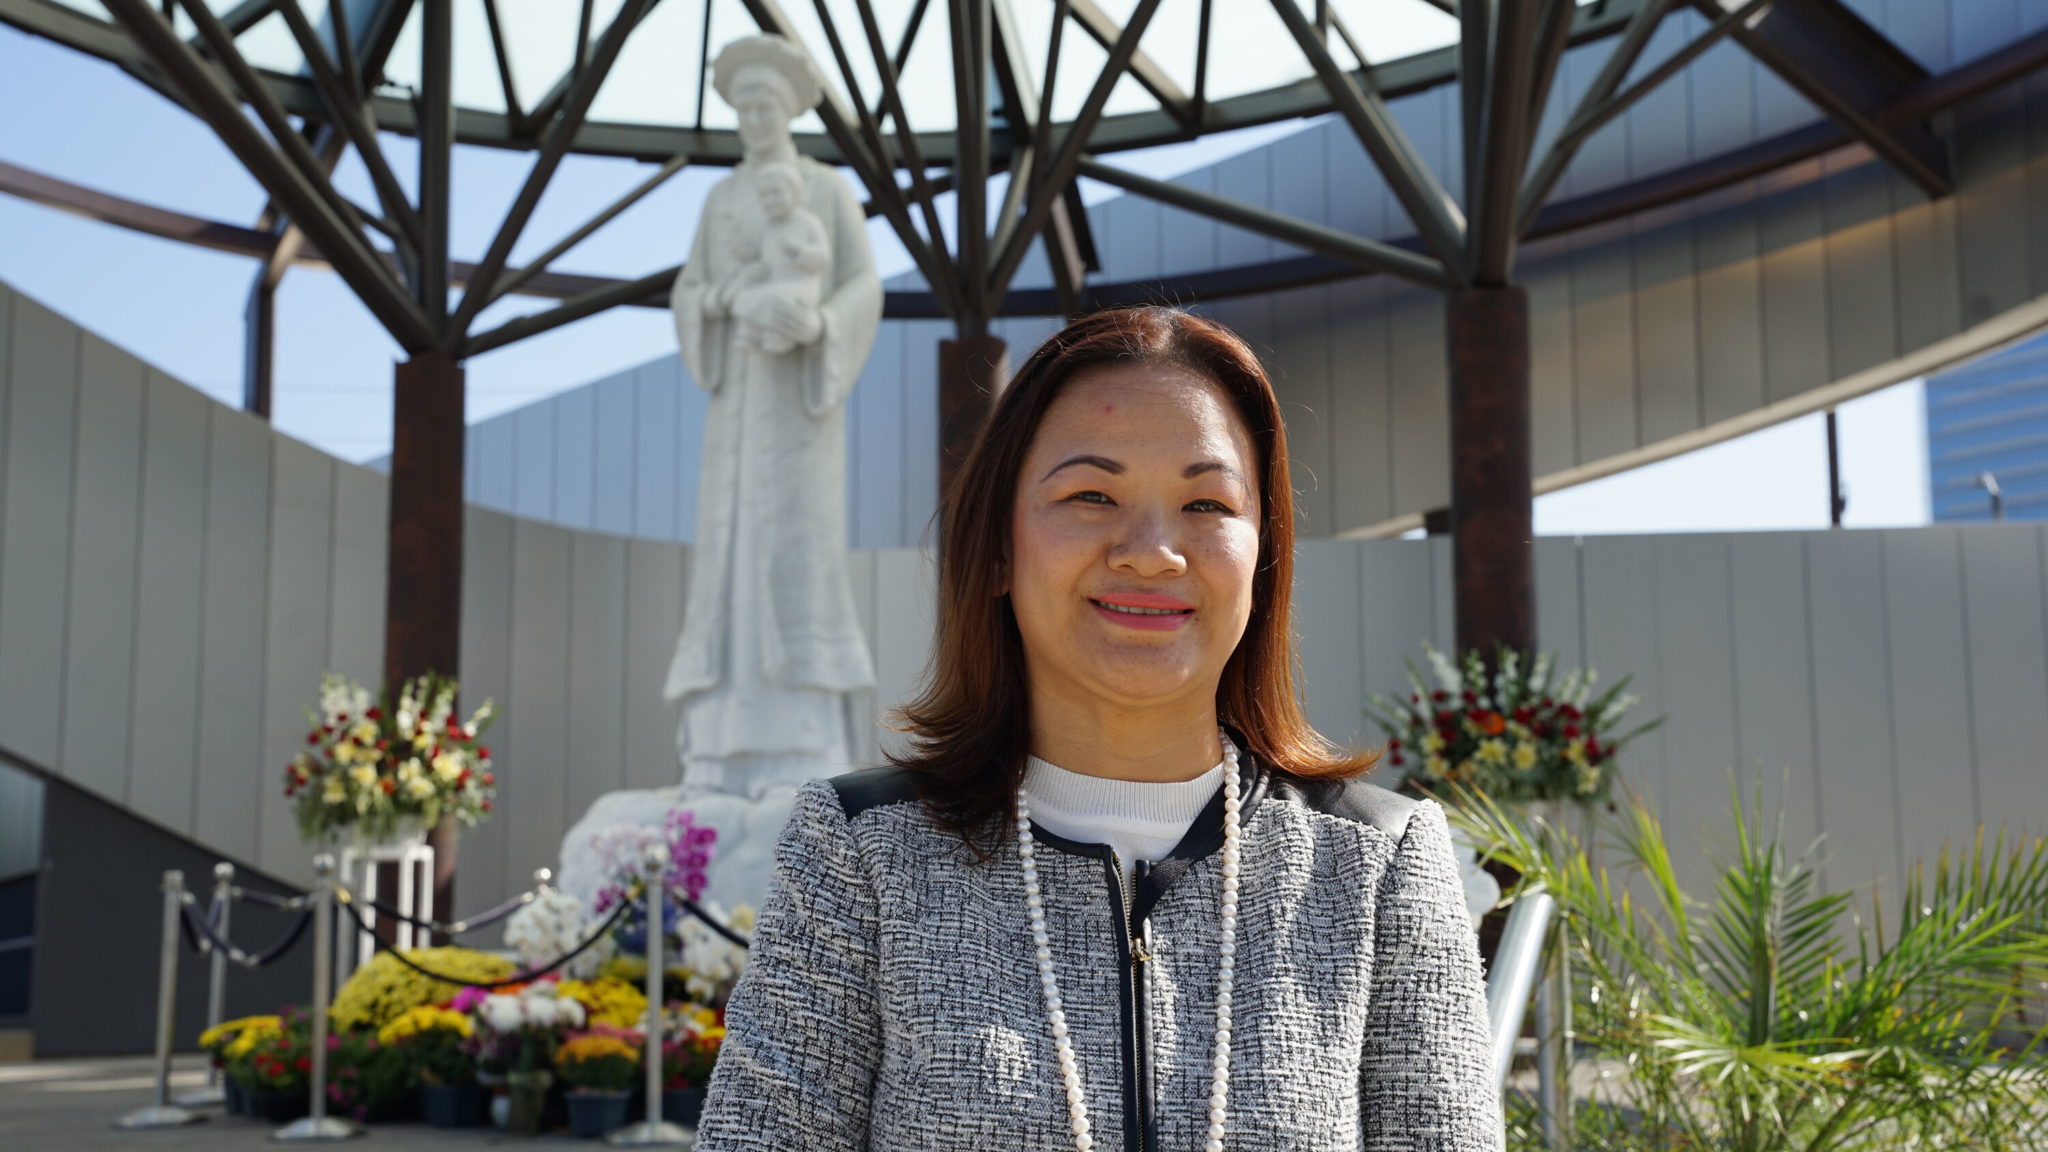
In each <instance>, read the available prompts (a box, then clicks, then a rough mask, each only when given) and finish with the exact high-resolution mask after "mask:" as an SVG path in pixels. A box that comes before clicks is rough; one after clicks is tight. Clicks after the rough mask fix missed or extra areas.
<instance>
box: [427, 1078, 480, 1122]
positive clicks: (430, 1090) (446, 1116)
mask: <svg viewBox="0 0 2048 1152" xmlns="http://www.w3.org/2000/svg"><path fill="white" fill-rule="evenodd" d="M484 1100H485V1097H484V1090H483V1089H482V1088H480V1087H478V1086H477V1085H475V1084H422V1085H420V1115H421V1116H422V1117H424V1118H425V1119H426V1121H427V1123H429V1124H431V1125H433V1126H434V1127H436V1128H476V1127H479V1126H481V1125H482V1124H483V1123H484V1121H485V1119H486V1115H485V1112H484Z"/></svg>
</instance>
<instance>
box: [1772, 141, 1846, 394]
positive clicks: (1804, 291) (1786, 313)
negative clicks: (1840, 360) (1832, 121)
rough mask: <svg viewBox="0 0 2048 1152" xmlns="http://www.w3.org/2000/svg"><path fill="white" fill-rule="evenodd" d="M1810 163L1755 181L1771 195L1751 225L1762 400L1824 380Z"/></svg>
mask: <svg viewBox="0 0 2048 1152" xmlns="http://www.w3.org/2000/svg"><path fill="white" fill-rule="evenodd" d="M1820 172H1821V163H1820V161H1818V160H1814V161H1809V162H1807V163H1804V164H1799V165H1795V166H1793V167H1792V168H1790V169H1786V170H1784V171H1782V172H1779V173H1775V174H1773V175H1772V176H1769V177H1766V178H1764V179H1763V180H1760V181H1758V187H1759V189H1760V190H1762V191H1763V192H1764V193H1765V194H1766V195H1769V196H1771V198H1772V199H1771V203H1770V205H1769V207H1768V209H1767V210H1766V211H1765V212H1763V213H1762V214H1761V216H1760V217H1759V219H1758V223H1757V244H1758V247H1759V249H1760V251H1761V254H1762V258H1763V309H1764V398H1765V400H1766V402H1775V401H1779V400H1783V399H1785V398H1786V397H1789V396H1794V395H1797V394H1798V393H1800V392H1804V391H1806V390H1807V389H1809V388H1816V387H1819V386H1820V385H1822V384H1825V383H1827V382H1828V379H1829V377H1828V345H1827V342H1826V340H1824V339H1818V338H1817V337H1818V336H1820V335H1821V334H1824V333H1825V332H1827V330H1828V329H1827V321H1828V297H1827V246H1826V242H1825V240H1824V236H1825V234H1826V228H1827V221H1826V216H1825V213H1824V212H1823V207H1824V204H1823V201H1822V199H1821V189H1820V185H1819V184H1818V183H1817V178H1818V177H1819V175H1820Z"/></svg>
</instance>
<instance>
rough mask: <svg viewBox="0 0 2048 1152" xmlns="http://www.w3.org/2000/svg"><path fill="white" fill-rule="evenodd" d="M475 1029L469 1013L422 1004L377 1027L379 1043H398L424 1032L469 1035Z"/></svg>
mask: <svg viewBox="0 0 2048 1152" xmlns="http://www.w3.org/2000/svg"><path fill="white" fill-rule="evenodd" d="M472 1031H474V1026H473V1025H472V1024H471V1023H470V1019H469V1017H468V1015H466V1014H464V1013H461V1012H456V1011H453V1010H451V1009H447V1008H436V1007H434V1006H433V1005H431V1004H422V1005H420V1006H419V1007H417V1008H408V1009H406V1011H405V1012H404V1013H403V1014H402V1015H400V1016H399V1017H398V1018H397V1019H395V1020H393V1021H391V1022H390V1023H389V1024H386V1025H384V1026H383V1027H382V1028H379V1029H377V1043H379V1044H396V1043H399V1042H400V1041H403V1040H407V1039H410V1038H412V1037H414V1036H417V1035H419V1034H420V1033H422V1032H454V1033H456V1034H457V1035H460V1036H465V1037H466V1036H468V1035H469V1034H470V1033H471V1032H472Z"/></svg>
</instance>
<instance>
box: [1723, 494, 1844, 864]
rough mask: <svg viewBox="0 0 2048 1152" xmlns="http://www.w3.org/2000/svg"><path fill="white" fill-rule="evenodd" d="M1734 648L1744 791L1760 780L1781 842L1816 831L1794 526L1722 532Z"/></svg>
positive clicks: (1799, 548) (1802, 557)
mask: <svg viewBox="0 0 2048 1152" xmlns="http://www.w3.org/2000/svg"><path fill="white" fill-rule="evenodd" d="M1728 550H1729V553H1728V554H1729V565H1728V567H1729V575H1730V578H1731V581H1732V583H1731V587H1730V599H1731V601H1732V602H1733V603H1734V604H1735V605H1736V606H1737V608H1738V611H1737V612H1736V613H1735V618H1734V622H1733V628H1732V630H1731V647H1732V648H1733V651H1734V681H1733V689H1734V695H1735V723H1734V731H1735V736H1736V743H1737V747H1736V753H1737V760H1736V765H1735V767H1736V770H1737V773H1738V779H1740V780H1741V782H1742V788H1743V792H1744V795H1745V796H1747V795H1749V794H1750V790H1751V789H1752V788H1755V787H1761V788H1762V789H1763V794H1764V796H1765V797H1766V801H1767V805H1768V807H1767V809H1766V810H1767V811H1776V812H1781V813H1783V818H1784V821H1785V825H1784V827H1785V837H1786V840H1785V842H1786V843H1787V844H1788V845H1789V846H1790V847H1792V848H1793V849H1795V850H1803V849H1805V848H1806V847H1807V846H1808V845H1809V844H1811V843H1812V842H1813V840H1814V838H1815V837H1816V836H1819V835H1820V832H1821V826H1820V812H1819V784H1820V782H1819V778H1818V776H1817V774H1816V772H1815V764H1814V731H1813V654H1812V650H1811V647H1810V637H1809V633H1808V629H1807V619H1806V618H1807V609H1806V604H1807V581H1806V539H1805V536H1804V535H1802V534H1800V533H1794V532H1772V533H1761V532H1759V533H1752V534H1745V535H1740V536H1731V537H1729V538H1728Z"/></svg>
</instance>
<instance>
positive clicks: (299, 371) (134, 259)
mask: <svg viewBox="0 0 2048 1152" xmlns="http://www.w3.org/2000/svg"><path fill="white" fill-rule="evenodd" d="M0 108H7V109H10V110H28V112H29V114H20V113H18V112H14V111H10V114H9V115H7V116H4V117H0V160H6V161H9V162H11V163H14V164H18V165H22V166H24V167H27V168H30V169H34V170H38V171H42V172H46V173H49V174H52V175H55V176H59V177H61V178H64V179H67V180H73V181H76V182H78V183H81V184H85V185H87V186H89V187H93V188H98V189H102V190H105V191H108V192H112V193H115V194H117V195H121V196H126V197H130V198H132V199H136V200H141V201H144V202H146V203H151V204H157V205H161V206H164V207H167V208H173V209H176V210H179V211H183V212H189V213H192V214H194V215H198V216H204V217H208V218H212V219H219V220H227V221H233V222H240V223H252V222H253V221H254V220H255V218H256V216H257V214H258V213H259V212H260V211H261V209H262V206H263V202H264V198H263V195H262V191H261V189H260V188H258V186H257V185H256V183H255V182H254V181H253V180H251V179H250V178H249V177H248V176H246V175H245V174H243V172H242V171H241V169H240V167H239V166H238V165H237V164H236V163H235V161H234V159H233V158H232V157H231V156H230V155H229V154H228V153H227V151H226V149H225V148H224V147H223V146H222V145H221V144H220V143H219V142H218V140H217V139H216V138H215V137H214V135H213V134H212V132H211V131H209V130H208V129H206V128H205V127H204V126H203V125H202V124H200V123H199V122H198V121H197V120H196V119H194V118H193V117H191V116H189V115H187V114H186V113H185V112H183V111H182V110H180V109H178V108H177V107H176V106H174V105H172V104H171V103H170V102H168V101H166V100H164V99H163V98H162V97H160V96H158V95H157V94H156V93H154V92H152V91H150V90H149V89H147V88H145V87H143V86H142V85H140V84H138V83H136V82H135V81H133V80H132V79H130V78H129V77H127V76H126V75H125V74H123V73H121V72H120V71H119V70H118V69H115V68H113V67H111V66H109V65H106V64H104V63H101V62H99V61H97V60H95V59H92V58H90V57H87V56H84V55H82V54H79V53H75V52H72V51H70V50H68V49H65V48H63V47H61V46H58V45H56V44H53V43H50V42H48V41H43V40H38V39H35V38H33V37H30V36H27V35H25V34H23V33H20V32H17V31H15V30H13V29H11V28H5V27H0ZM1298 127H1299V124H1294V125H1275V126H1270V127H1268V128H1266V129H1260V130H1254V131H1252V132H1247V133H1238V134H1235V135H1234V136H1232V137H1227V138H1218V139H1210V140H1204V141H1199V142H1196V143H1194V144H1187V145H1178V146H1174V147H1171V148H1163V149H1155V150H1153V151H1152V152H1150V153H1147V154H1138V155H1127V156H1125V157H1121V158H1120V162H1122V163H1125V164H1126V166H1128V167H1133V168H1137V169H1139V170H1141V171H1145V172H1147V173H1149V174H1152V175H1157V176H1167V175H1172V174H1175V173H1178V172H1181V171H1186V170H1188V169H1190V168H1194V167H1197V166H1200V165H1202V164H1207V163H1211V162H1213V161H1215V160H1216V159H1218V158H1220V157H1221V156H1223V155H1226V154H1228V153H1230V152H1234V151H1237V150H1241V149H1243V148H1247V147H1252V146H1255V145H1256V144H1259V143H1263V142H1265V141H1267V140H1270V139H1273V138H1275V137H1277V136H1279V135H1283V134H1285V133H1286V132H1289V131H1293V130H1296V129H1297V128H1298ZM388 142H389V151H390V152H391V154H392V159H393V165H394V167H395V168H396V169H397V170H398V172H399V173H400V174H401V178H404V176H405V174H406V173H407V172H408V171H409V170H410V169H411V168H412V163H411V161H410V159H409V157H408V155H407V152H408V150H409V142H408V141H406V140H405V139H404V138H401V137H392V138H388ZM530 163H531V160H530V157H528V156H527V155H525V154H521V153H511V152H503V151H495V150H491V149H480V148H463V149H461V150H459V153H458V157H457V163H456V169H455V185H454V195H455V238H454V240H455V242H454V248H455V253H456V255H457V257H458V258H469V259H475V258H477V256H478V255H479V254H480V253H481V252H482V250H483V249H484V248H485V246H487V245H488V243H489V241H490V230H491V229H492V228H493V227H494V226H495V224H496V222H497V221H498V220H499V219H500V218H501V217H502V215H503V210H504V207H505V205H506V203H507V202H508V201H509V200H510V198H511V196H512V195H513V193H514V191H515V190H516V189H517V187H518V185H519V182H520V180H521V179H522V178H523V177H524V174H525V172H526V169H527V167H528V166H529V165H530ZM649 171H651V169H650V168H649V167H648V166H645V165H639V164H634V163H631V162H627V161H620V160H608V159H597V158H586V157H577V158H572V159H571V161H570V162H568V163H566V164H565V165H564V166H563V169H562V171H561V173H560V174H559V175H558V176H557V178H556V180H555V183H554V186H553V187H552V188H551V189H550V191H549V193H548V195H547V196H546V197H545V198H544V199H543V201H542V203H541V206H540V209H539V211H538V212H537V213H536V214H535V216H534V219H533V222H532V223H531V224H530V225H529V226H528V228H527V230H526V232H525V234H524V237H523V239H522V241H521V243H520V244H519V246H518V247H517V248H515V250H514V253H513V261H514V263H519V262H521V261H522V260H524V259H526V258H530V257H532V256H534V255H537V254H539V253H540V252H541V251H543V250H544V249H546V248H547V247H548V246H550V245H551V244H553V243H554V242H555V240H556V239H557V238H558V237H560V236H561V235H563V234H564V233H566V232H568V231H569V230H571V229H572V228H574V227H575V226H576V225H578V224H580V223H581V222H582V221H583V219H585V218H586V217H588V216H589V215H590V214H592V213H594V212H595V211H597V210H598V209H599V208H601V207H603V206H604V205H605V204H607V203H609V202H610V201H611V200H612V199H614V198H615V197H617V196H618V195H620V194H621V193H623V192H624V191H625V190H627V189H628V188H630V187H632V186H633V185H634V184H636V183H638V182H639V181H640V180H641V179H643V178H644V176H645V175H646V174H647V173H648V172H649ZM721 174H722V170H718V169H685V170H684V171H683V172H682V173H681V174H679V175H678V176H676V177H675V178H674V179H672V180H671V181H669V182H668V183H667V184H666V185H664V186H663V187H662V188H661V189H660V190H659V191H657V192H656V193H655V194H653V195H651V196H649V197H648V198H646V199H645V200H643V201H642V202H641V203H639V204H638V205H636V206H634V207H633V208H632V209H631V210H629V211H628V212H627V213H625V214H624V215H622V216H621V217H620V218H619V219H618V220H616V221H614V222H613V223H612V224H611V225H609V226H608V227H607V228H605V229H604V230H602V231H600V232H599V233H598V234H597V235H595V236H593V237H591V238H590V239H589V240H587V241H585V242H584V243H583V244H582V245H580V246H579V247H578V248H576V249H575V250H574V251H572V252H571V253H569V254H568V255H567V256H565V257H564V258H563V259H562V260H561V261H559V262H558V265H557V266H558V267H560V268H562V269H563V270H566V271H576V272H586V273H596V274H606V275H616V276H637V275H641V274H644V273H647V272H651V271H654V270H656V269H658V268H660V267H662V266H665V265H667V264H672V263H677V262H680V261H681V260H682V258H683V257H684V255H685V254H686V251H687V247H688V242H689V235H690V231H691V223H692V221H694V219H695V218H696V209H697V206H698V204H699V203H701V200H702V197H703V195H704V193H705V191H706V190H707V189H708V188H709V186H710V184H711V183H712V182H713V181H715V180H716V179H717V178H718V177H719V176H720V175H721ZM338 179H339V180H340V181H341V182H342V184H343V186H344V188H346V189H348V190H349V191H351V192H352V194H354V195H356V196H357V197H358V198H359V199H360V200H361V201H362V202H372V200H373V198H372V196H371V194H370V192H369V190H368V187H367V182H366V181H365V180H364V178H363V175H362V172H361V169H360V166H359V165H357V164H356V163H355V162H354V160H353V157H352V156H351V158H350V160H349V161H348V162H346V163H345V165H344V167H343V169H342V170H341V172H340V173H339V174H338ZM1095 191H1096V194H1097V195H1100V194H1104V190H1101V189H1097V190H1095ZM875 236H876V255H877V259H878V262H880V263H881V264H882V265H883V267H884V271H885V273H892V272H895V271H901V270H903V269H905V268H907V267H908V264H909V262H908V260H907V259H906V258H905V257H904V255H903V253H902V250H901V249H900V247H898V246H897V245H896V244H895V243H894V240H893V238H892V237H890V236H889V235H888V233H887V230H886V228H885V227H881V226H879V225H878V226H877V228H876V230H875ZM255 271H256V266H255V264H254V262H252V261H250V260H247V259H245V258H242V257H236V256H228V255H223V254H220V253H215V252H210V251H206V250H203V249H198V248H193V247H189V246H187V245H183V244H178V243H175V242H172V241H165V240H157V239H154V238H151V237H147V236H141V235H138V234H135V233H132V232H127V231H124V230H121V229H117V228H113V227H110V226H107V225H103V224H98V223H94V222H92V221H87V220H83V219H80V218H78V217H74V216H70V215H67V214H64V213H61V212H57V211H54V210H50V209H46V208H43V207H40V206H38V205H34V204H30V203H27V202H25V201H21V200H16V199H14V198H12V197H8V196H5V195H0V279H5V280H7V281H8V282H9V283H11V284H13V285H14V286H15V287H16V288H18V289H20V290H22V291H24V292H27V293H28V294H30V295H31V296H34V297H36V298H37V299H38V300H41V301H42V302H43V303H45V304H47V305H49V306H50V307H52V308H55V309H56V310H57V311H59V312H61V313H63V314H65V315H67V316H69V317H71V318H72V319H74V320H76V321H78V322H79V323H81V324H83V325H85V326H86V327H88V328H90V329H92V330H94V331H96V332H98V333H100V334H102V335H103V336H105V337H107V338H108V339H110V340H112V341H114V342H115V343H117V344H119V345H121V346H123V347H125V348H127V349H128V350H130V351H131V352H133V353H135V354H136V355H138V356H140V357H141V358H143V359H144V360H147V361H149V362H150V363H152V364H155V365H157V366H158V367H160V368H162V369H164V370H165V371H167V372H169V373H171V374H172V375H174V376H176V377H178V378H179V379H181V380H184V381H185V382H187V383H189V384H191V385H193V386H195V387H197V388H200V389H202V390H204V391H206V392H207V393H209V394H211V395H213V396H215V397H216V398H218V399H220V400H222V401H223V402H225V403H230V404H238V403H239V402H240V395H241V372H242V332H243V324H242V310H243V306H244V303H245V301H246V299H247V294H248V289H249V283H250V280H251V278H252V277H253V276H254V275H255ZM546 305H547V302H545V301H533V300H524V299H519V300H514V301H509V302H506V303H503V304H500V305H497V306H494V308H493V309H492V310H491V311H489V312H487V313H486V314H485V317H484V318H483V320H481V321H480V323H481V324H483V325H484V326H489V325H490V324H491V323H493V322H501V321H502V320H503V319H506V318H509V317H511V316H514V315H517V314H519V313H520V312H526V311H534V310H538V309H540V308H543V307H545V306H546ZM278 315H279V324H278V356H277V389H276V397H277V399H276V408H275V414H274V420H275V422H276V424H277V426H278V427H279V428H280V429H281V430H283V431H285V432H287V433H289V434H291V435H293V436H296V437H298V438H300V439H303V440H305V441H307V442H309V443H312V444H315V445H317V446H319V447H321V448H324V449H326V450H327V451H330V452H332V453H334V454H335V455H337V456H341V457H345V458H348V459H352V460H362V459H368V458H371V457H374V456H378V455H381V454H383V453H384V452H386V451H388V450H389V445H390V388H391V371H392V365H393V363H394V362H395V361H396V360H397V359H398V349H397V347H396V345H394V344H393V343H392V342H391V341H390V340H389V338H388V337H386V336H385V335H384V333H383V331H382V329H381V328H380V327H379V326H378V325H377V323H376V322H375V321H374V320H373V319H371V317H370V316H369V314H368V313H367V312H365V311H364V309H363V308H362V306H361V305H360V304H358V303H357V302H356V301H355V299H354V298H353V296H351V295H350V293H349V292H348V291H347V289H346V288H345V287H344V286H343V285H342V284H341V282H340V281H339V280H338V279H337V278H336V277H334V276H332V275H331V274H328V273H325V272H317V271H310V270H297V271H294V272H293V273H292V274H291V275H289V276H287V277H286V279H285V281H284V286H283V288H282V289H281V291H280V293H279V301H278ZM674 350H675V337H674V333H673V330H672V328H671V327H670V325H669V323H668V319H667V317H666V315H665V314H662V313H658V312H655V311H653V310H650V309H641V308H620V309H614V310H612V311H610V312H607V313H603V314H601V315H599V316H596V317H593V318H591V319H588V320H584V321H582V322H580V323H577V324H574V325H570V326H568V327H567V328H564V329H559V330H557V331H556V332H554V333H551V334H549V335H546V336H542V337H538V338H535V339H531V340H526V341H522V342H520V343H518V344H515V345H512V346H510V347H508V348H505V349H501V350H499V351H497V352H493V353H490V354H487V355H484V356H480V357H477V358H475V359H473V360H471V361H470V362H469V388H470V393H469V415H470V418H471V419H472V420H479V419H484V418H487V417H489V416H492V415H496V414H497V413H499V412H503V411H506V410H509V409H512V408H516V407H519V406H521V405H524V404H528V403H531V402H533V401H535V400H537V399H540V398H542V397H545V396H548V395H551V394H553V393H555V392H559V391H562V390H564V389H566V388H571V387H575V386H577V385H579V384H582V383H585V382H587V381H590V380H594V379H598V378H601V377H603V376H606V375H609V374H611V373H613V372H616V371H618V370H621V369H624V368H628V367H631V366H633V365H636V364H640V363H644V362H646V361H648V360H650V359H653V358H655V357H658V356H664V355H673V354H674ZM1841 412H1842V415H1841V422H1842V435H1843V455H1844V473H1845V477H1846V480H1847V483H1848V486H1849V496H1850V504H1849V512H1848V516H1847V520H1848V522H1849V523H1850V524H1851V525H1853V526H1865V527H1876V526H1896V525H1908V524H1920V523H1925V522H1926V520H1927V482H1926V468H1927V465H1926V436H1925V430H1924V415H1923V406H1922V401H1921V397H1920V389H1919V385H1918V383H1917V382H1915V383H1912V384H1906V385H1901V386H1899V387H1895V388H1891V389H1887V390H1885V391H1884V392H1880V393H1876V394H1873V395H1871V396H1868V397H1865V398H1863V399H1861V400H1858V401H1855V402H1853V403H1851V404H1847V405H1844V406H1843V408H1842V410H1841ZM1826 469H1827V464H1826V455H1825V440H1824V433H1823V431H1822V427H1821V418H1820V417H1819V416H1813V417H1808V418H1804V419H1800V420H1795V421H1791V422H1788V423H1786V424H1782V425H1779V426H1777V427H1774V428H1770V429H1766V430H1764V431H1762V432H1758V433H1753V434H1751V435H1749V436H1746V437H1743V438H1741V439H1739V440H1734V441H1729V442H1727V443H1725V444H1722V445H1718V446H1716V447H1713V448H1709V449H1704V450H1701V451H1698V452H1694V453H1690V454H1688V455H1686V456H1683V457H1679V458H1677V459H1675V460H1671V461H1667V462H1664V463H1662V464H1657V465H1651V466H1648V467H1645V468H1639V469H1636V470H1633V471H1631V472H1628V473H1625V474H1623V475H1621V476H1617V477H1612V478H1609V479H1606V480H1601V481H1594V482H1591V483H1588V484H1583V485H1580V486H1578V487H1576V488H1573V489H1570V490H1567V491H1564V492H1559V493H1555V494H1552V495H1550V496H1546V497H1543V498H1541V499H1539V500H1538V502H1537V510H1536V517H1537V518H1536V523H1537V530H1538V531H1539V532H1542V533H1546V534H1559V533H1563V534H1574V533H1599V532H1644V531H1674V530H1675V531H1723V530H1741V529H1757V528H1812V527H1822V526H1825V525H1826V523H1827V493H1826V474H1827V473H1826Z"/></svg>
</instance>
